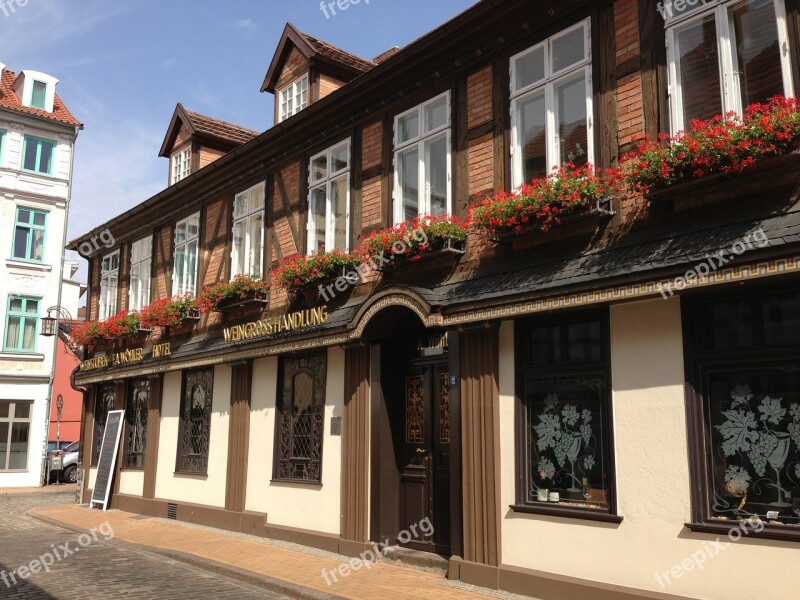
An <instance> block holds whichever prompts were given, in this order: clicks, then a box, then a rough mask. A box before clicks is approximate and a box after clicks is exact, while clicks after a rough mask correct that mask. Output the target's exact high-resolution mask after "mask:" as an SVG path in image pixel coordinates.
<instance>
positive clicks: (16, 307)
mask: <svg viewBox="0 0 800 600" xmlns="http://www.w3.org/2000/svg"><path fill="white" fill-rule="evenodd" d="M23 304H24V300H23V299H22V298H13V299H12V300H11V302H10V304H9V307H10V308H9V310H11V311H12V312H18V313H19V312H22V305H23Z"/></svg>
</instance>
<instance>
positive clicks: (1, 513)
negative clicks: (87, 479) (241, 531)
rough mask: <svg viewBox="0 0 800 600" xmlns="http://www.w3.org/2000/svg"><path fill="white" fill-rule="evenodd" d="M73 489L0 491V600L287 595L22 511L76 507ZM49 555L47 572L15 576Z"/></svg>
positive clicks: (234, 599)
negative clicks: (35, 561)
mask: <svg viewBox="0 0 800 600" xmlns="http://www.w3.org/2000/svg"><path fill="white" fill-rule="evenodd" d="M52 489H53V488H49V490H52ZM73 490H74V486H69V488H68V490H67V491H64V492H53V491H36V492H26V493H19V492H13V493H4V491H3V490H0V599H3V600H5V599H9V600H49V599H56V600H61V599H67V598H69V599H72V598H81V599H84V598H86V599H94V598H103V599H108V600H114V599H116V598H153V599H161V598H183V599H185V600H191V599H194V598H225V599H226V600H228V599H230V600H250V599H256V598H276V599H288V598H289V596H283V595H280V594H275V593H272V592H269V591H267V590H265V589H262V588H260V587H258V588H257V587H254V586H251V585H247V584H244V583H240V582H237V581H235V580H233V579H230V578H228V577H225V576H222V575H218V574H215V573H212V572H209V571H205V570H200V569H198V568H195V567H192V566H189V565H187V564H185V563H183V562H178V561H175V560H172V559H169V558H166V557H164V556H161V555H158V554H153V553H151V552H147V551H145V550H142V549H140V548H135V547H132V546H130V545H126V544H122V543H116V542H115V541H114V540H113V539H110V540H108V541H106V539H105V537H106V535H104V534H108V533H110V531H111V529H109V527H98V528H97V540H96V541H95V540H94V537H93V536H89V535H88V534H85V537H82V538H79V534H78V533H75V532H74V531H69V530H67V529H62V528H60V527H56V526H54V525H49V524H45V523H43V522H42V521H40V520H37V519H34V518H32V517H30V516H27V515H26V514H25V513H26V512H27V511H28V510H30V509H33V508H37V507H44V506H49V505H55V504H63V503H70V502H74V501H75V493H74V491H73ZM68 553H69V554H68ZM48 554H49V557H45V558H44V561H45V562H50V560H51V559H52V562H53V564H52V566H48V568H49V572H46V571H43V570H41V569H38V570H39V571H40V572H38V573H31V574H30V575H29V577H28V578H27V579H23V578H22V577H20V575H19V569H20V567H28V566H33V567H34V569H36V565H35V564H34V565H31V561H34V560H37V561H40V557H42V556H44V555H48ZM56 557H58V558H56ZM12 573H14V576H13V577H12V575H11V574H12ZM22 573H23V574H25V571H24V570H23V571H22ZM14 580H16V584H14Z"/></svg>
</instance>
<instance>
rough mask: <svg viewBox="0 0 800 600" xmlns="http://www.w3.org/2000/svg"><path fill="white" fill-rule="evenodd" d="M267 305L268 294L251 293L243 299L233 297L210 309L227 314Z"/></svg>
mask: <svg viewBox="0 0 800 600" xmlns="http://www.w3.org/2000/svg"><path fill="white" fill-rule="evenodd" d="M268 304H269V292H253V293H252V294H250V295H248V296H245V297H235V298H228V299H226V300H222V301H221V302H220V303H219V304H218V305H217V306H215V307H213V308H211V310H212V311H213V312H219V313H229V312H233V311H235V310H239V309H244V308H248V309H250V308H255V307H264V306H266V305H268Z"/></svg>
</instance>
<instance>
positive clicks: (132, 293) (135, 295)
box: [128, 236, 153, 310]
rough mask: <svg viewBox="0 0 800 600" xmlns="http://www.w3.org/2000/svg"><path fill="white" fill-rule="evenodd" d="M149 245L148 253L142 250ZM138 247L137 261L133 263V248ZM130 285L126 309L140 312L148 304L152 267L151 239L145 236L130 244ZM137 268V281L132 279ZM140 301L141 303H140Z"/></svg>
mask: <svg viewBox="0 0 800 600" xmlns="http://www.w3.org/2000/svg"><path fill="white" fill-rule="evenodd" d="M148 244H149V246H150V252H149V253H146V252H145V251H144V248H146V247H147V245H148ZM137 246H139V247H141V248H142V249H141V250H139V257H140V258H139V260H136V261H134V259H133V257H134V256H135V254H136V253H135V252H134V250H135V248H136V247H137ZM130 256H131V267H130V283H129V285H128V309H129V310H141V309H143V308H144V307H145V306H146V305H147V304H149V303H150V280H151V272H152V267H153V237H152V236H147V237H144V238H142V239H140V240H137V241H135V242H133V243H132V244H131V255H130ZM137 266H138V267H139V268H138V273H139V274H138V279H134V271H136V270H137V269H136V267H137ZM140 300H141V301H140Z"/></svg>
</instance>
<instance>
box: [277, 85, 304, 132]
mask: <svg viewBox="0 0 800 600" xmlns="http://www.w3.org/2000/svg"><path fill="white" fill-rule="evenodd" d="M280 102H281V105H280V114H279V117H278V122H279V123H282V122H283V121H285V120H286V119H288V118H289V117H291V116H292V115H296V114H297V113H299V112H300V111H301V110H303V109H304V108H305V107H306V106H307V105H308V75H303V76H302V77H301V78H300V79H296V80H295V81H294V82H292V83H290V84H289V85H287V86H286V87H285V88H283V89H282V90H281V91H280Z"/></svg>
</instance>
